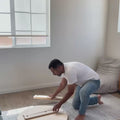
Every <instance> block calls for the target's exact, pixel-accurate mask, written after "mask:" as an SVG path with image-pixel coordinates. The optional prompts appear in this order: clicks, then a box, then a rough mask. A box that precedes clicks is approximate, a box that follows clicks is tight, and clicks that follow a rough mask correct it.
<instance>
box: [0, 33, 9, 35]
mask: <svg viewBox="0 0 120 120" xmlns="http://www.w3.org/2000/svg"><path fill="white" fill-rule="evenodd" d="M0 35H11V32H10V33H3V32H2V33H0Z"/></svg>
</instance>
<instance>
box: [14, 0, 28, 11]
mask: <svg viewBox="0 0 120 120" xmlns="http://www.w3.org/2000/svg"><path fill="white" fill-rule="evenodd" d="M15 11H22V12H30V0H15Z"/></svg>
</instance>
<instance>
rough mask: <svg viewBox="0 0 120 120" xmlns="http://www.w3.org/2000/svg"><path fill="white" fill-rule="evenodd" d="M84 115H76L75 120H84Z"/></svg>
mask: <svg viewBox="0 0 120 120" xmlns="http://www.w3.org/2000/svg"><path fill="white" fill-rule="evenodd" d="M84 118H85V115H78V116H77V117H76V118H75V120H84Z"/></svg>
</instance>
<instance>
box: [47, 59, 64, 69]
mask: <svg viewBox="0 0 120 120" xmlns="http://www.w3.org/2000/svg"><path fill="white" fill-rule="evenodd" d="M61 65H63V63H62V62H61V61H60V60H58V59H53V60H52V61H51V62H50V63H49V67H48V68H49V69H50V68H53V69H56V68H57V67H58V66H61Z"/></svg>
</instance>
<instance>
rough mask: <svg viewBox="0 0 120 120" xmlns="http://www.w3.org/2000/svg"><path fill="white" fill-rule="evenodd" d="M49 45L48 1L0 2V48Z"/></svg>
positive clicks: (16, 0) (4, 0)
mask: <svg viewBox="0 0 120 120" xmlns="http://www.w3.org/2000/svg"><path fill="white" fill-rule="evenodd" d="M49 45H50V0H0V48H3V47H37V46H38V47H40V46H41V47H45V46H49Z"/></svg>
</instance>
